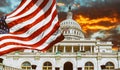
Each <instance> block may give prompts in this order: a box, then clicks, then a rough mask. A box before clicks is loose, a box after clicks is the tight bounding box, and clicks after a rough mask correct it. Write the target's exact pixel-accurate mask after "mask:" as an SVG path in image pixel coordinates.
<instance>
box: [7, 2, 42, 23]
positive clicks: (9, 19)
mask: <svg viewBox="0 0 120 70" xmlns="http://www.w3.org/2000/svg"><path fill="white" fill-rule="evenodd" d="M42 2H43V0H38V1H37V3H36V4H34V6H33V7H31V8H30V9H29V10H28V11H26V12H25V13H24V14H22V15H19V16H16V17H12V18H8V19H6V23H8V24H9V23H10V22H12V21H14V20H17V19H19V18H22V17H24V16H27V15H29V14H31V13H33V12H34V11H35V10H36V9H38V6H37V5H41V4H42Z"/></svg>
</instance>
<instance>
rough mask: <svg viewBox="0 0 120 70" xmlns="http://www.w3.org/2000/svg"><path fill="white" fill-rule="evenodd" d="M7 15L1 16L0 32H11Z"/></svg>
mask: <svg viewBox="0 0 120 70" xmlns="http://www.w3.org/2000/svg"><path fill="white" fill-rule="evenodd" d="M5 19H6V16H3V17H1V18H0V34H6V33H9V28H8V26H7V24H6V22H5Z"/></svg>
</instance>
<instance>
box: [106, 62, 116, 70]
mask: <svg viewBox="0 0 120 70" xmlns="http://www.w3.org/2000/svg"><path fill="white" fill-rule="evenodd" d="M105 65H106V70H113V69H114V64H113V63H112V62H107V63H106V64H105Z"/></svg>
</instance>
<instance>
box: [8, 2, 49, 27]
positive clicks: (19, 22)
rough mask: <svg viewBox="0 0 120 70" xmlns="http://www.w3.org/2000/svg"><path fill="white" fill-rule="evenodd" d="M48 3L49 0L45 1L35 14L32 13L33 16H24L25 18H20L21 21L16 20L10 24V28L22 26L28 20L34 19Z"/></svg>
mask: <svg viewBox="0 0 120 70" xmlns="http://www.w3.org/2000/svg"><path fill="white" fill-rule="evenodd" d="M48 1H49V0H47V1H44V2H43V3H42V4H41V5H40V6H39V7H38V9H36V10H35V11H34V12H33V13H31V14H29V15H27V16H24V17H22V18H19V19H17V20H15V21H12V22H11V23H9V24H8V27H9V28H11V27H13V26H15V25H17V24H21V23H22V22H24V21H27V20H29V19H31V18H33V17H34V16H35V15H36V14H37V13H38V12H39V11H40V10H42V9H43V7H44V6H45V5H46V4H47V3H48Z"/></svg>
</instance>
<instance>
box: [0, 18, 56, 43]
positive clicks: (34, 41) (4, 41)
mask: <svg viewBox="0 0 120 70" xmlns="http://www.w3.org/2000/svg"><path fill="white" fill-rule="evenodd" d="M56 19H57V17H56ZM56 19H54V20H56ZM57 22H58V21H53V22H52V23H53V24H52V25H51V26H50V27H49V28H48V29H47V32H51V30H52V29H53V26H54V25H55V24H56V23H57ZM46 35H47V34H46ZM46 35H44V37H45V36H46ZM22 36H23V37H24V36H25V35H22ZM41 37H42V34H40V35H38V36H36V37H35V38H34V39H32V40H30V41H22V40H21V41H20V40H17V39H4V40H2V41H1V42H0V45H1V44H3V43H7V42H16V43H21V44H26V45H27V44H28V45H32V44H35V43H37V42H38V41H40V40H41V39H42V38H41Z"/></svg>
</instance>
